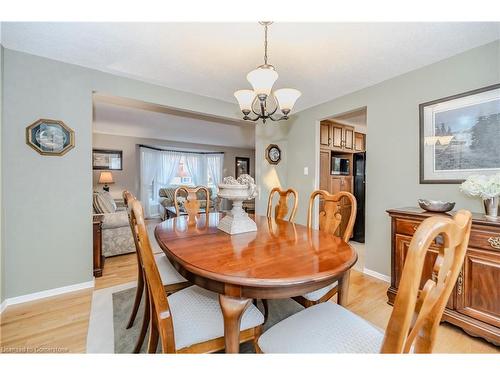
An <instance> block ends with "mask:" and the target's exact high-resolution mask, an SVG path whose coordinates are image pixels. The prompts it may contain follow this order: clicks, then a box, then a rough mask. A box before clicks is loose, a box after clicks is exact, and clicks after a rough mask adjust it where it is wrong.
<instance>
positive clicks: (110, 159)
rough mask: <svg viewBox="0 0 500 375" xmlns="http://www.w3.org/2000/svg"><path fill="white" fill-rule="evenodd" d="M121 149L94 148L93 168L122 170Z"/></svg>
mask: <svg viewBox="0 0 500 375" xmlns="http://www.w3.org/2000/svg"><path fill="white" fill-rule="evenodd" d="M122 156H123V152H122V151H121V150H98V149H93V150H92V169H108V170H120V171H121V170H122V169H123V163H122Z"/></svg>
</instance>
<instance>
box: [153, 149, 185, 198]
mask: <svg viewBox="0 0 500 375" xmlns="http://www.w3.org/2000/svg"><path fill="white" fill-rule="evenodd" d="M160 152H161V157H160V169H159V171H158V174H157V183H158V189H160V188H162V187H167V186H169V185H170V181H172V178H174V177H175V175H176V173H177V169H178V167H179V162H180V161H181V157H182V153H180V152H176V151H160Z"/></svg>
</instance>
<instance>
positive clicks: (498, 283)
mask: <svg viewBox="0 0 500 375" xmlns="http://www.w3.org/2000/svg"><path fill="white" fill-rule="evenodd" d="M387 212H388V213H389V215H390V217H391V231H392V241H391V286H390V287H389V290H388V291H387V296H388V297H389V303H390V304H392V303H393V302H394V298H395V297H396V292H397V290H398V285H399V280H400V277H401V272H402V270H403V265H404V261H405V257H406V253H407V251H408V247H409V245H410V241H411V239H412V236H413V234H414V233H415V230H416V229H417V227H418V225H419V224H420V223H421V222H422V221H423V220H424V219H426V218H427V217H429V216H432V215H448V214H433V213H429V212H426V211H423V210H421V209H419V208H413V207H409V208H401V209H393V210H388V211H387ZM452 214H453V212H452ZM441 243H442V242H441V241H440V238H439V237H436V239H435V240H434V243H433V245H431V247H430V248H429V252H428V253H427V258H426V261H425V265H424V270H423V273H422V283H421V285H420V286H421V287H423V285H424V283H425V281H426V280H428V279H429V278H431V277H432V272H433V270H432V268H433V265H434V262H435V260H436V257H437V254H438V249H439V247H440V246H442V245H441ZM443 321H446V322H449V323H451V324H453V325H455V326H457V327H460V328H462V329H463V330H464V331H465V332H467V333H469V334H470V335H472V336H479V337H483V338H484V339H486V340H488V341H489V342H492V343H494V344H496V345H500V220H496V221H492V220H487V219H486V217H485V216H484V215H482V214H473V218H472V229H471V235H470V240H469V246H468V249H467V253H466V256H465V260H464V264H463V266H462V271H461V272H460V275H459V277H458V280H457V283H456V285H455V288H454V290H453V293H452V295H451V297H450V299H449V301H448V304H447V305H446V309H445V312H444V315H443Z"/></svg>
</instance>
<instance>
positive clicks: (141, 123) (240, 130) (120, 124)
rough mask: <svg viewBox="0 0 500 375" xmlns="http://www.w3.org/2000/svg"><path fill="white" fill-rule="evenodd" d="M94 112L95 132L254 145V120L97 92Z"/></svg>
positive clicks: (207, 143) (197, 142)
mask: <svg viewBox="0 0 500 375" xmlns="http://www.w3.org/2000/svg"><path fill="white" fill-rule="evenodd" d="M93 116H94V118H93V131H94V132H96V133H104V134H113V135H126V136H130V137H139V138H152V139H163V140H168V141H175V142H187V143H196V144H204V145H212V146H226V147H239V148H249V149H254V148H255V126H254V124H246V123H244V124H240V123H236V122H233V123H231V122H229V121H227V120H220V119H217V118H209V117H208V116H198V115H196V116H195V115H190V114H187V113H182V112H179V111H172V110H170V109H166V108H164V107H160V106H152V105H151V104H147V103H142V102H137V101H130V100H128V99H121V98H113V97H106V96H101V95H95V96H94V111H93Z"/></svg>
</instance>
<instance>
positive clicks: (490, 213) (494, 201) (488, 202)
mask: <svg viewBox="0 0 500 375" xmlns="http://www.w3.org/2000/svg"><path fill="white" fill-rule="evenodd" d="M483 204H484V211H485V212H486V217H488V218H490V219H497V218H498V206H499V204H500V196H496V197H493V198H487V199H483Z"/></svg>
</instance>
